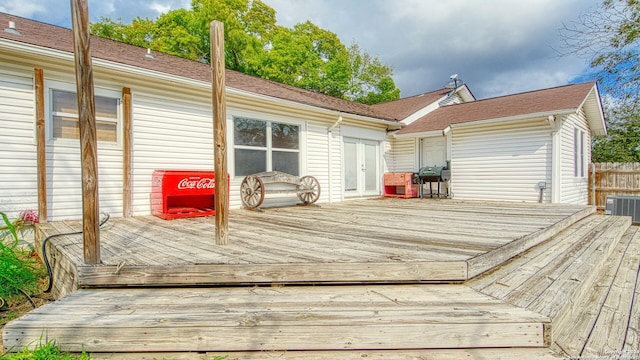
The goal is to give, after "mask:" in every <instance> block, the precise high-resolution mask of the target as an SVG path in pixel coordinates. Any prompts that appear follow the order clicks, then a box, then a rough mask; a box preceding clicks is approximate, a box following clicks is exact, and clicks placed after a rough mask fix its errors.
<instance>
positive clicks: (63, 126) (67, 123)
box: [53, 116, 118, 142]
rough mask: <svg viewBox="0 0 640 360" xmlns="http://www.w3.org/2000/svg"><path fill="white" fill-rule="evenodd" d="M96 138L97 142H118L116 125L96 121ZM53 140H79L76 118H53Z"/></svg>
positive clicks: (78, 125)
mask: <svg viewBox="0 0 640 360" xmlns="http://www.w3.org/2000/svg"><path fill="white" fill-rule="evenodd" d="M96 137H97V139H98V141H109V142H118V124H117V123H115V122H111V121H100V120H98V121H96ZM53 138H54V139H80V124H79V122H78V118H71V117H62V116H54V117H53Z"/></svg>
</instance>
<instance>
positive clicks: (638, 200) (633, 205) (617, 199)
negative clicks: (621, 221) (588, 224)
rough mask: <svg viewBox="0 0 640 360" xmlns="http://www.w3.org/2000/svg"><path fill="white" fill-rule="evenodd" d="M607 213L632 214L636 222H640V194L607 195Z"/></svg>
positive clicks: (632, 219)
mask: <svg viewBox="0 0 640 360" xmlns="http://www.w3.org/2000/svg"><path fill="white" fill-rule="evenodd" d="M604 213H605V215H619V216H631V221H632V222H633V223H634V224H639V223H640V196H607V204H606V207H605V210H604Z"/></svg>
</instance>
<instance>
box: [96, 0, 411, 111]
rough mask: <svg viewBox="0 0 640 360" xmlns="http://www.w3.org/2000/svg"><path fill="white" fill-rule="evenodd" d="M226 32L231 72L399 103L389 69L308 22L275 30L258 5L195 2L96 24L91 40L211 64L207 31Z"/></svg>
mask: <svg viewBox="0 0 640 360" xmlns="http://www.w3.org/2000/svg"><path fill="white" fill-rule="evenodd" d="M213 20H218V21H222V22H223V23H224V27H225V35H224V36H225V64H226V67H227V68H228V69H232V70H237V71H240V72H243V73H246V74H249V75H255V76H259V77H262V78H265V79H270V80H273V81H277V82H282V83H285V84H289V85H293V86H297V87H300V88H304V89H308V90H312V91H316V92H319V93H323V94H327V95H331V96H335V97H340V98H345V99H349V100H355V101H361V102H364V103H369V104H373V103H377V102H382V101H389V100H395V99H398V98H399V97H400V90H399V89H397V88H396V86H395V82H394V81H393V78H392V75H393V70H392V68H391V67H389V66H386V65H383V64H382V63H381V62H380V60H379V59H377V58H374V57H372V56H371V55H369V54H368V53H366V52H364V51H362V50H360V48H359V47H358V46H357V45H352V46H351V47H349V48H348V49H347V47H345V46H344V44H343V43H342V42H341V41H340V39H339V38H338V37H337V35H336V34H334V33H332V32H330V31H328V30H324V29H321V28H319V27H318V26H316V25H314V24H313V23H311V22H310V21H307V22H304V23H300V24H296V25H295V26H294V27H293V28H287V27H283V26H278V25H276V14H275V10H274V9H272V8H271V7H269V6H267V5H265V4H264V3H263V2H262V1H260V0H192V2H191V8H190V9H177V10H172V11H169V12H167V13H164V14H162V15H160V16H159V17H158V18H157V19H155V20H150V19H142V18H140V17H137V18H135V19H133V21H132V22H131V24H124V23H123V22H122V21H121V20H120V19H119V20H118V21H113V20H111V19H109V18H101V19H100V21H99V22H97V23H94V24H92V25H91V32H92V33H93V34H95V35H98V36H102V37H106V38H110V39H113V40H117V41H121V42H125V43H129V44H132V45H137V46H141V47H147V48H150V49H153V50H156V51H160V52H164V53H168V54H172V55H176V56H180V57H184V58H187V59H191V60H195V61H202V62H207V63H210V43H209V42H210V40H209V24H210V23H211V21H213Z"/></svg>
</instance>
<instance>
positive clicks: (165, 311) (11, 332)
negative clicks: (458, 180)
mask: <svg viewBox="0 0 640 360" xmlns="http://www.w3.org/2000/svg"><path fill="white" fill-rule="evenodd" d="M69 314H73V316H69ZM548 323H549V319H548V318H546V317H544V316H541V315H538V314H535V313H533V312H531V311H528V310H525V309H520V308H517V307H515V306H511V305H508V304H504V303H502V302H500V301H498V300H496V299H493V298H491V297H490V296H487V295H484V294H481V293H479V292H477V291H475V290H473V289H471V288H469V287H466V286H464V285H368V286H367V285H356V286H304V287H301V286H285V287H235V288H179V289H178V288H162V289H147V288H139V289H100V290H79V291H77V292H75V293H73V294H71V295H69V296H67V297H65V298H64V299H62V300H59V301H57V302H55V303H51V304H48V305H45V306H43V307H41V308H38V309H36V310H34V311H33V312H31V313H29V314H27V315H25V316H23V317H22V318H20V320H19V321H13V322H11V323H9V324H7V326H5V329H4V332H3V338H4V345H5V348H12V347H16V348H20V347H23V346H26V345H28V344H30V343H31V344H32V343H34V342H37V341H38V339H41V338H42V337H43V336H44V337H45V338H51V339H56V343H57V344H59V345H60V347H61V348H63V349H65V350H66V351H81V350H85V351H88V352H104V351H236V350H241V351H246V350H312V349H316V350H338V349H404V348H406V349H416V348H440V349H442V348H466V347H543V346H545V326H546V324H548ZM43 331H44V333H43Z"/></svg>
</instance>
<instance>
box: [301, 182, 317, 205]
mask: <svg viewBox="0 0 640 360" xmlns="http://www.w3.org/2000/svg"><path fill="white" fill-rule="evenodd" d="M297 195H298V199H300V201H302V202H303V203H305V204H313V203H314V202H316V201H318V199H319V198H320V183H319V182H318V179H316V178H315V177H313V176H303V177H301V178H300V186H298V193H297Z"/></svg>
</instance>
